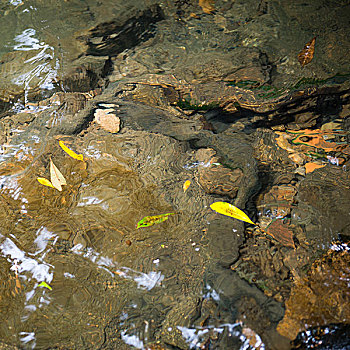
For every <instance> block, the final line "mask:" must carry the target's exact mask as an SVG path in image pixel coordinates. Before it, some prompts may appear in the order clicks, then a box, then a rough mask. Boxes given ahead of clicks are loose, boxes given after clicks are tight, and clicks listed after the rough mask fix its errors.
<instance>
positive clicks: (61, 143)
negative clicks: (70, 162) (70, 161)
mask: <svg viewBox="0 0 350 350" xmlns="http://www.w3.org/2000/svg"><path fill="white" fill-rule="evenodd" d="M58 144H59V145H60V146H61V148H62V149H63V150H64V151H65V152H66V153H67V154H68V155H69V156H71V157H72V158H74V159H78V160H82V161H83V160H84V158H83V155H82V154H76V153H75V152H74V151H72V150H71V149H70V148H68V147H67V146H66V145H65V144H64V143H63V141H58Z"/></svg>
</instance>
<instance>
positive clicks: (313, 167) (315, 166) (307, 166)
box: [305, 162, 326, 174]
mask: <svg viewBox="0 0 350 350" xmlns="http://www.w3.org/2000/svg"><path fill="white" fill-rule="evenodd" d="M325 166H326V164H317V163H314V162H310V163H306V164H305V172H306V174H309V173H312V172H313V171H314V170H316V169H320V168H323V167H325Z"/></svg>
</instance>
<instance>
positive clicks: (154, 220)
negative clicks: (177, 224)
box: [136, 213, 175, 228]
mask: <svg viewBox="0 0 350 350" xmlns="http://www.w3.org/2000/svg"><path fill="white" fill-rule="evenodd" d="M170 215H175V213H167V214H160V215H155V216H145V217H144V218H143V219H142V220H140V221H139V222H138V223H137V226H136V228H141V227H147V226H152V225H154V224H159V223H161V222H163V221H165V220H168V217H169V216H170Z"/></svg>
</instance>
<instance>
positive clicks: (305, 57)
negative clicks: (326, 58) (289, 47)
mask: <svg viewBox="0 0 350 350" xmlns="http://www.w3.org/2000/svg"><path fill="white" fill-rule="evenodd" d="M315 43H316V37H314V38H312V39H311V40H310V41H309V42H308V43H307V44H306V45H305V46H304V48H303V49H302V50H301V51H300V53H299V55H298V61H299V62H300V64H301V66H302V67H304V66H305V65H306V64H308V63H310V62H311V61H312V59H313V57H314V52H315Z"/></svg>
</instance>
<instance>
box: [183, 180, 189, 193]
mask: <svg viewBox="0 0 350 350" xmlns="http://www.w3.org/2000/svg"><path fill="white" fill-rule="evenodd" d="M190 185H191V181H190V180H187V181H185V183H184V184H183V189H184V192H186V191H187V189H188V188H189V187H190Z"/></svg>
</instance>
